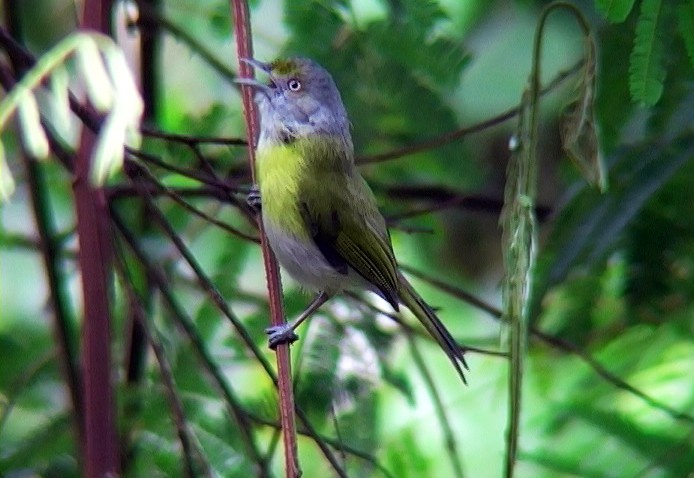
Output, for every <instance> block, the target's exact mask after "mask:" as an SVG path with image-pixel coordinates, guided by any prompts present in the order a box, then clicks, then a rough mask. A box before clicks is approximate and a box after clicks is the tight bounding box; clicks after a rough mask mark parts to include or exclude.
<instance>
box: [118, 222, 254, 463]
mask: <svg viewBox="0 0 694 478" xmlns="http://www.w3.org/2000/svg"><path fill="white" fill-rule="evenodd" d="M111 219H112V221H113V223H114V225H115V226H116V228H117V229H118V231H119V232H120V234H121V236H122V237H123V238H124V240H125V242H126V244H127V245H128V247H129V248H130V250H131V251H132V252H133V253H134V254H135V257H137V259H138V260H139V261H140V263H141V264H142V265H143V267H145V269H147V273H148V274H149V275H150V277H151V279H152V282H153V283H154V285H156V287H157V288H158V289H159V291H160V292H161V293H162V297H163V299H164V304H165V305H166V306H167V308H168V309H169V310H170V311H171V313H172V315H173V317H174V318H175V323H176V324H178V325H179V326H180V327H181V329H182V330H183V332H184V334H185V335H186V337H187V338H188V339H189V340H190V341H191V344H192V345H193V349H194V350H195V351H196V353H197V354H198V356H199V357H200V359H201V360H202V363H203V365H204V366H205V368H206V369H207V371H208V372H209V373H210V375H211V376H212V378H213V379H214V383H215V385H216V386H217V388H218V389H219V390H220V391H221V393H222V395H223V397H224V401H225V403H226V404H227V405H228V406H229V409H230V414H231V416H233V417H234V418H235V419H236V421H237V423H238V424H239V425H240V431H241V435H242V438H243V442H244V443H245V444H246V446H247V447H248V451H249V456H250V457H251V459H252V460H253V461H254V462H255V463H256V464H257V465H258V472H259V473H261V476H268V471H267V463H266V462H265V460H264V459H263V458H262V456H261V454H260V452H259V451H258V449H257V447H256V445H255V442H254V440H253V439H252V436H253V435H252V430H251V427H250V424H249V423H248V422H247V414H246V412H245V411H244V410H243V407H242V406H241V403H240V401H239V399H238V398H237V397H236V394H235V392H234V391H233V389H232V388H231V387H230V386H229V384H228V383H227V381H226V379H225V377H224V374H223V373H222V371H221V370H219V367H217V365H216V364H215V362H214V359H213V358H212V355H211V354H210V352H209V351H208V350H207V346H206V344H205V342H204V340H203V339H202V338H201V337H200V336H199V335H198V333H197V331H196V330H195V326H194V325H193V320H192V319H191V318H190V317H189V316H188V314H187V312H186V311H185V309H184V308H183V307H182V306H181V304H180V303H179V301H178V300H177V299H176V297H175V296H174V294H173V292H172V291H171V290H170V289H169V286H168V283H167V280H166V277H165V275H164V272H163V271H162V270H161V268H159V267H157V266H156V265H155V264H154V263H153V262H152V261H151V259H150V257H149V256H148V255H147V254H146V253H145V252H144V251H143V250H142V249H141V247H140V245H139V244H138V243H137V239H136V238H135V237H134V236H133V234H132V232H131V231H130V230H129V229H128V227H127V226H126V225H125V223H124V222H123V220H122V219H121V217H120V215H119V214H118V213H117V212H116V211H115V210H113V209H112V210H111Z"/></svg>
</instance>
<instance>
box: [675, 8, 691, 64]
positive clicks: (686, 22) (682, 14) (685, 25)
mask: <svg viewBox="0 0 694 478" xmlns="http://www.w3.org/2000/svg"><path fill="white" fill-rule="evenodd" d="M677 18H678V19H679V27H680V35H682V40H684V46H685V47H686V48H687V55H689V62H690V63H691V64H692V67H693V68H694V2H692V1H686V0H685V1H683V2H682V5H680V8H679V10H678V12H677Z"/></svg>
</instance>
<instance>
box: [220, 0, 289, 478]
mask: <svg viewBox="0 0 694 478" xmlns="http://www.w3.org/2000/svg"><path fill="white" fill-rule="evenodd" d="M231 7H232V12H233V20H234V21H233V27H234V29H235V32H236V47H237V56H238V58H253V46H252V43H251V38H252V37H251V23H250V14H249V12H248V3H247V2H246V1H245V0H231ZM239 73H240V76H241V78H252V77H253V74H254V73H253V69H252V68H251V67H250V66H249V65H247V64H246V63H243V62H241V61H239ZM241 96H242V98H243V109H244V116H245V119H246V129H247V131H248V138H249V141H248V161H249V165H250V168H251V174H252V177H253V181H254V182H255V167H254V165H255V151H254V148H253V144H254V141H255V138H257V137H258V117H257V113H256V108H255V103H254V102H253V97H252V91H251V89H250V88H249V87H248V86H245V87H243V88H241ZM258 228H259V229H260V238H261V239H260V246H261V248H262V251H263V262H264V264H265V274H266V277H267V285H268V293H269V296H270V318H271V322H272V325H281V324H283V323H284V321H285V320H284V310H283V307H282V284H281V283H280V278H279V268H278V266H277V261H276V260H275V257H274V255H273V254H272V251H271V250H270V247H269V245H268V243H267V238H266V236H265V233H264V230H263V224H262V222H261V221H258ZM276 356H277V375H278V382H279V383H278V386H279V406H280V424H281V425H282V438H283V442H284V459H285V476H287V477H290V478H295V477H299V476H301V469H300V467H299V459H298V455H297V451H298V450H297V442H296V423H295V419H294V391H293V386H292V371H291V361H290V354H289V345H288V344H282V345H280V346H278V347H277V349H276Z"/></svg>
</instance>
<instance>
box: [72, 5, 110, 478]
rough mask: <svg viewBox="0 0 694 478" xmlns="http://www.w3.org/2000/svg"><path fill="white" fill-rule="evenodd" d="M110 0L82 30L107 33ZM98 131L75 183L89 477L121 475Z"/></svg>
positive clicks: (91, 13) (88, 15)
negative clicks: (95, 182)
mask: <svg viewBox="0 0 694 478" xmlns="http://www.w3.org/2000/svg"><path fill="white" fill-rule="evenodd" d="M109 16H110V2H109V1H108V0H86V1H85V3H84V23H83V24H82V28H85V29H92V30H96V31H100V32H103V33H106V32H108V25H109V23H108V21H109ZM95 139H96V137H95V134H94V133H93V132H92V131H90V130H89V129H86V128H85V129H84V131H83V133H82V138H81V140H80V148H79V152H78V155H77V162H76V164H75V176H74V181H73V185H72V189H73V193H74V195H75V205H76V209H77V234H78V237H79V246H80V253H79V265H80V270H81V273H82V294H83V299H84V321H83V326H82V350H83V369H82V373H83V377H84V378H83V385H84V409H85V427H84V428H85V443H84V446H85V448H84V449H85V463H84V476H85V477H87V478H97V477H99V478H101V477H103V476H109V475H117V474H118V473H119V457H118V441H117V435H116V421H115V400H114V397H113V386H112V383H111V311H110V307H109V289H110V285H109V284H110V280H111V253H112V251H111V241H110V231H109V227H108V217H109V215H108V206H107V202H106V195H105V192H104V190H103V189H100V188H95V187H93V186H92V184H91V182H90V180H89V177H90V176H89V172H90V168H91V156H92V151H93V149H94V145H95Z"/></svg>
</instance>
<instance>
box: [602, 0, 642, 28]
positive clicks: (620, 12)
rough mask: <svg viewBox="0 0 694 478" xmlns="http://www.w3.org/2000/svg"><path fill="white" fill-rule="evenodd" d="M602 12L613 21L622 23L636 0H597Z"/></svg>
mask: <svg viewBox="0 0 694 478" xmlns="http://www.w3.org/2000/svg"><path fill="white" fill-rule="evenodd" d="M595 6H596V7H598V10H599V11H600V13H602V14H603V15H604V16H605V18H607V19H608V20H609V21H610V22H612V23H622V22H623V21H624V20H626V18H627V16H629V12H631V9H632V8H633V7H634V0H595Z"/></svg>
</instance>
